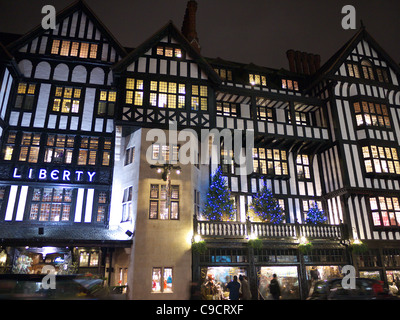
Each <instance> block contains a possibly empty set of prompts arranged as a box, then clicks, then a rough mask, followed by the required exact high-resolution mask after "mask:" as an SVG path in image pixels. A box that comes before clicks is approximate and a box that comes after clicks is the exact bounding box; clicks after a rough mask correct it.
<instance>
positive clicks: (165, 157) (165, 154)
mask: <svg viewBox="0 0 400 320" xmlns="http://www.w3.org/2000/svg"><path fill="white" fill-rule="evenodd" d="M171 146H172V157H171V155H170V146H169V145H159V144H157V143H155V144H153V145H152V147H153V149H152V160H159V161H160V162H167V163H168V162H170V161H171V162H174V163H175V162H177V161H178V158H179V146H178V145H171Z"/></svg>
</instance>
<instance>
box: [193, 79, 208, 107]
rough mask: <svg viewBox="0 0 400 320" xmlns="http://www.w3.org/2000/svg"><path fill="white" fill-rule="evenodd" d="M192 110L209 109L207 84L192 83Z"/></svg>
mask: <svg viewBox="0 0 400 320" xmlns="http://www.w3.org/2000/svg"><path fill="white" fill-rule="evenodd" d="M191 106H192V110H196V111H198V110H201V111H207V110H208V92H207V86H198V85H192V100H191Z"/></svg>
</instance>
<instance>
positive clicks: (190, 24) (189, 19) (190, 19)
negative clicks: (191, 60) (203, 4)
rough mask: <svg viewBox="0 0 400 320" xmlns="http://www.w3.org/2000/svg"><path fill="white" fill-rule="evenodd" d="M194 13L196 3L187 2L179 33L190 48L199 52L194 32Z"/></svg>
mask: <svg viewBox="0 0 400 320" xmlns="http://www.w3.org/2000/svg"><path fill="white" fill-rule="evenodd" d="M196 11H197V2H196V1H194V0H190V1H188V3H187V7H186V12H185V16H184V18H183V23H182V29H181V31H182V34H183V35H184V36H185V38H186V39H187V40H188V41H189V43H190V44H191V45H192V47H193V48H194V49H195V50H196V51H197V52H200V44H199V38H198V36H197V31H196Z"/></svg>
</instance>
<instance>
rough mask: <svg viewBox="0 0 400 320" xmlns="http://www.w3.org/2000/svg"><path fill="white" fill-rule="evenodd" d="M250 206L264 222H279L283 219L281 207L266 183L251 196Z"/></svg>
mask: <svg viewBox="0 0 400 320" xmlns="http://www.w3.org/2000/svg"><path fill="white" fill-rule="evenodd" d="M250 208H251V209H253V211H254V213H255V214H256V215H257V216H258V217H260V219H261V220H262V221H264V222H270V223H274V224H279V223H282V222H283V221H284V220H285V216H284V214H283V211H282V208H281V207H280V206H279V203H278V201H277V200H276V199H275V198H274V195H273V193H272V191H271V190H270V189H269V188H268V186H267V185H264V187H263V188H262V189H261V191H259V192H257V193H256V195H255V196H253V200H252V203H251V204H250Z"/></svg>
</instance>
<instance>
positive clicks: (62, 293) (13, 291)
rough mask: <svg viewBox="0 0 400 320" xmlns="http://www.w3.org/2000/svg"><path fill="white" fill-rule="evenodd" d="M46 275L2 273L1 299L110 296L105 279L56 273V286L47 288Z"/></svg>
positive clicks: (62, 298) (0, 278) (0, 277)
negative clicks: (44, 284) (44, 282)
mask: <svg viewBox="0 0 400 320" xmlns="http://www.w3.org/2000/svg"><path fill="white" fill-rule="evenodd" d="M44 276H45V275H44V274H2V275H0V300H3V299H7V300H14V299H24V300H29V299H35V300H36V299H43V300H47V299H56V300H64V299H65V300H68V299H105V298H107V296H108V292H107V290H106V288H104V286H103V281H102V280H100V279H88V278H85V277H82V276H75V275H74V276H59V275H56V277H55V288H54V289H52V288H48V289H45V288H44V287H43V277H44ZM45 281H46V279H45Z"/></svg>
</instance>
